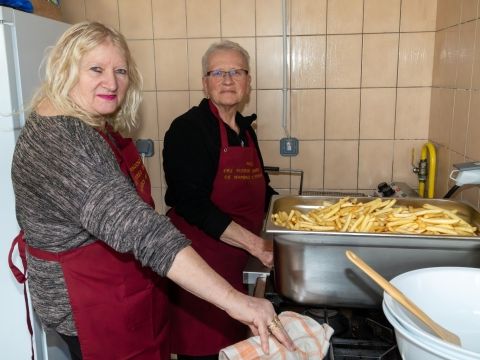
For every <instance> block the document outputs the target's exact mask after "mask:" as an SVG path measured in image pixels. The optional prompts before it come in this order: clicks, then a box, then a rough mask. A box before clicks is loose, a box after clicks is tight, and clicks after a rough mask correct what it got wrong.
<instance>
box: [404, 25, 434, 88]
mask: <svg viewBox="0 0 480 360" xmlns="http://www.w3.org/2000/svg"><path fill="white" fill-rule="evenodd" d="M434 44H435V33H434V32H424V33H402V34H400V48H399V64H398V86H431V85H432V73H433V54H434Z"/></svg>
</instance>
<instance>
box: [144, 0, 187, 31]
mask: <svg viewBox="0 0 480 360" xmlns="http://www.w3.org/2000/svg"><path fill="white" fill-rule="evenodd" d="M186 14H187V11H186V8H185V1H171V0H154V1H152V20H153V33H154V37H155V39H160V38H183V37H186V36H187V15H186Z"/></svg>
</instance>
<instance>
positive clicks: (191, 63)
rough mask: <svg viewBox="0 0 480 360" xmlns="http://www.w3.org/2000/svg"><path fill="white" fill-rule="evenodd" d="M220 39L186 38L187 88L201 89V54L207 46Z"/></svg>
mask: <svg viewBox="0 0 480 360" xmlns="http://www.w3.org/2000/svg"><path fill="white" fill-rule="evenodd" d="M219 40H220V39H218V38H217V39H188V40H187V43H188V88H189V89H190V90H202V89H203V85H202V77H203V72H202V56H203V54H205V51H207V49H208V47H209V46H210V45H211V44H213V43H214V42H217V41H219Z"/></svg>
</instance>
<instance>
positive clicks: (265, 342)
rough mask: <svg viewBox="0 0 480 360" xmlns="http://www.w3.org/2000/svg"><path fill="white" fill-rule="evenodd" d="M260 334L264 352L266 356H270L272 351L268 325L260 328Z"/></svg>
mask: <svg viewBox="0 0 480 360" xmlns="http://www.w3.org/2000/svg"><path fill="white" fill-rule="evenodd" d="M258 333H259V335H260V343H261V345H262V350H263V352H264V353H265V354H266V355H268V354H269V353H270V349H269V346H268V336H269V331H268V328H267V325H265V324H262V325H260V326H259V327H258Z"/></svg>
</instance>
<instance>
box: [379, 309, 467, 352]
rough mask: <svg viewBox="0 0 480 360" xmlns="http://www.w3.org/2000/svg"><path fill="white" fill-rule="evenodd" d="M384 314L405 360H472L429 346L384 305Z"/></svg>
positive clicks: (432, 345)
mask: <svg viewBox="0 0 480 360" xmlns="http://www.w3.org/2000/svg"><path fill="white" fill-rule="evenodd" d="M383 312H384V313H385V316H386V318H387V319H388V321H389V322H390V324H392V326H393V327H394V329H395V337H396V339H397V345H398V350H399V351H400V355H401V356H402V359H404V360H471V359H472V358H465V357H463V356H462V355H459V354H456V353H455V352H451V351H450V350H446V349H442V348H441V347H439V346H437V345H435V344H429V343H428V342H426V341H425V340H424V339H422V338H421V337H419V336H417V335H416V334H412V333H411V332H410V331H408V330H407V329H406V328H404V327H403V326H402V325H401V324H400V323H399V322H398V320H397V319H396V318H395V316H393V315H392V314H391V313H390V310H388V308H387V307H386V306H385V302H384V303H383Z"/></svg>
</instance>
